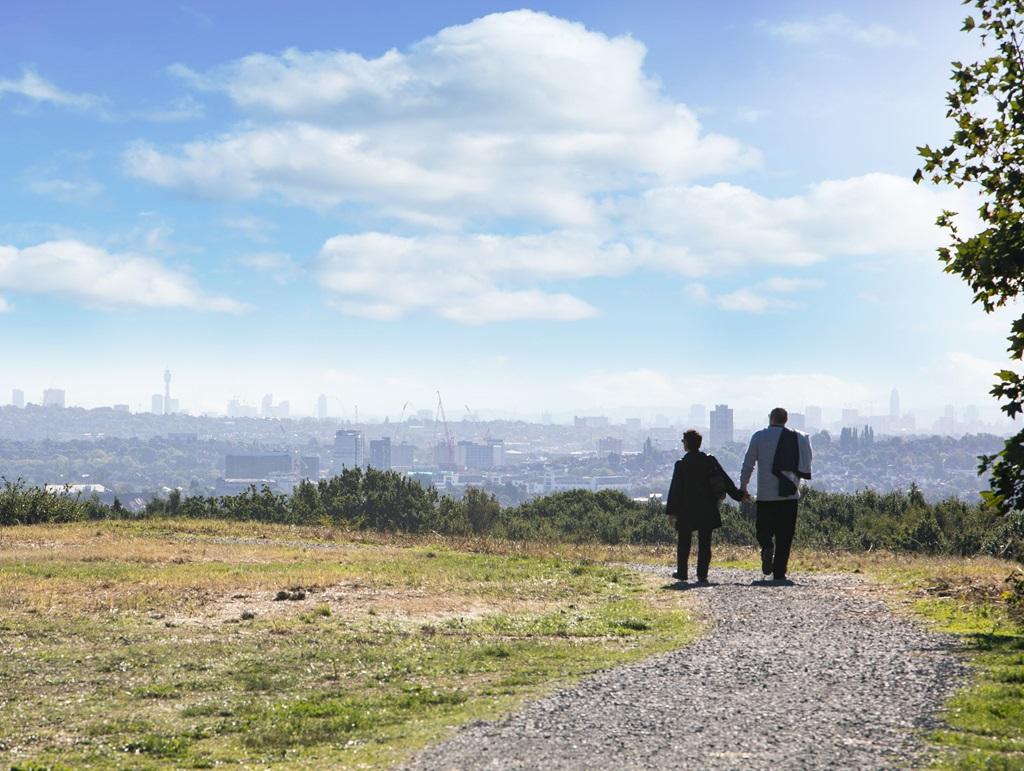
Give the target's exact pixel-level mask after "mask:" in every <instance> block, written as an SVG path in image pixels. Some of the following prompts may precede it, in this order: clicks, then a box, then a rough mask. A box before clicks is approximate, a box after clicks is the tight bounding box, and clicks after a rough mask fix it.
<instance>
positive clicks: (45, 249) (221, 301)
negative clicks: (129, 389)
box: [0, 240, 245, 313]
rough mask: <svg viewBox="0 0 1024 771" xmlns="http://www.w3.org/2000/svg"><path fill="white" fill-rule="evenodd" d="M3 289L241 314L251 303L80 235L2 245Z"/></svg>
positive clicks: (124, 304)
mask: <svg viewBox="0 0 1024 771" xmlns="http://www.w3.org/2000/svg"><path fill="white" fill-rule="evenodd" d="M0 288H2V289H8V290H11V291H15V292H27V293H38V294H59V295H64V296H68V297H71V298H73V299H75V300H78V301H79V302H82V303H84V304H87V305H91V306H100V307H128V306H142V307H154V308H190V309H193V310H204V311H218V312H228V313H237V312H240V311H242V310H244V308H245V306H244V305H242V304H241V303H239V302H237V301H235V300H232V299H230V298H228V297H220V296H210V295H207V294H205V293H203V292H202V291H201V290H200V289H199V288H198V287H197V286H196V285H195V282H194V281H193V280H192V279H191V278H190V277H188V276H187V275H185V274H184V273H181V272H179V271H175V270H172V269H170V268H168V267H166V266H164V265H163V264H162V263H160V262H159V261H157V260H155V259H153V258H152V257H147V256H145V255H140V254H132V253H125V254H111V253H110V252H107V251H106V250H104V249H101V248H99V247H95V246H90V245H88V244H85V243H82V242H81V241H75V240H63V241H48V242H46V243H42V244H38V245H36V246H29V247H26V248H24V249H18V248H17V247H14V246H0Z"/></svg>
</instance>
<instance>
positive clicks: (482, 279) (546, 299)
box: [124, 11, 970, 323]
mask: <svg viewBox="0 0 1024 771" xmlns="http://www.w3.org/2000/svg"><path fill="white" fill-rule="evenodd" d="M807 24H810V23H806V24H805V26H803V27H794V26H792V25H790V26H788V27H785V26H783V27H779V28H778V29H775V30H773V32H774V33H775V34H780V35H783V36H788V37H790V38H799V37H801V36H802V37H803V38H811V37H813V36H814V35H819V36H820V35H845V36H847V37H852V38H854V39H859V40H861V42H865V43H867V42H870V40H875V39H877V40H879V41H881V40H883V39H884V38H885V35H884V34H883V30H879V29H875V28H872V27H860V26H857V25H855V24H853V23H852V22H850V21H849V20H848V19H846V18H845V17H827V18H826V19H825V20H823V21H821V22H820V23H816V24H817V26H813V25H812V26H807ZM645 56H646V50H645V48H644V46H643V45H642V44H641V43H640V42H638V41H637V40H635V39H633V38H631V37H629V36H618V37H609V36H607V35H604V34H601V33H599V32H595V31H593V30H589V29H587V28H586V27H584V26H583V25H582V24H578V23H573V22H570V21H566V20H564V19H559V18H555V17H553V16H550V15H547V14H544V13H537V12H532V11H514V12H510V13H496V14H491V15H489V16H485V17H482V18H479V19H476V20H474V21H471V22H469V23H467V24H462V25H458V26H453V27H448V28H446V29H443V30H441V31H440V32H438V33H437V34H436V35H433V36H431V37H428V38H425V39H423V40H421V41H419V42H417V43H415V44H414V45H412V46H411V47H410V48H409V49H408V50H405V51H398V50H394V49H393V50H389V51H387V52H385V53H384V54H382V55H381V56H378V57H376V58H367V57H364V56H362V55H360V54H357V53H352V52H348V51H309V52H307V51H299V50H295V49H289V50H286V51H284V52H282V53H280V54H265V53H256V54H252V55H249V56H246V57H243V58H241V59H238V60H235V61H231V62H228V63H226V64H224V65H222V66H219V67H215V68H213V69H211V70H208V71H203V72H199V71H196V70H193V69H190V68H188V67H186V66H185V65H176V66H175V67H173V68H172V71H173V72H174V73H175V74H176V75H177V76H179V77H180V78H181V79H183V81H184V82H186V83H187V84H189V85H190V86H191V87H192V88H193V89H195V90H197V91H202V92H207V93H213V94H220V95H223V96H224V97H225V98H227V99H228V100H229V101H230V102H231V103H232V104H233V105H234V106H235V107H236V108H237V109H238V110H239V111H240V113H241V114H242V115H243V116H244V117H245V120H244V121H243V122H242V123H240V124H238V125H237V126H235V127H233V128H231V129H229V130H227V131H224V132H222V133H221V134H219V135H217V136H212V137H210V136H205V137H201V138H197V139H194V140H193V141H190V142H187V143H185V144H183V145H180V146H177V147H157V146H155V145H153V144H151V143H149V142H145V141H139V142H136V143H134V144H132V145H131V146H130V147H129V148H128V149H127V151H126V152H125V154H124V165H125V168H126V170H127V172H128V173H129V174H130V175H132V176H134V177H137V178H139V179H143V180H146V181H148V182H150V183H152V184H154V185H158V186H161V187H165V188H169V189H174V190H179V191H182V192H184V193H187V194H190V195H197V196H204V197H210V198H216V199H235V200H254V199H260V200H270V201H276V202H284V203H286V204H289V205H297V206H304V207H310V208H313V209H315V210H318V211H321V212H323V213H325V214H327V215H329V216H336V217H341V218H344V219H345V220H346V222H345V225H346V226H345V227H341V226H339V228H338V231H337V232H338V233H339V235H337V236H336V237H334V238H330V239H327V240H326V241H325V242H324V244H323V246H322V247H321V249H320V253H319V256H318V257H317V259H315V260H314V261H313V263H314V271H315V275H316V277H317V279H318V280H319V282H320V284H321V286H322V287H324V289H325V290H326V291H327V292H328V295H329V297H330V300H331V302H332V304H333V305H334V306H335V307H337V308H338V309H339V310H341V311H342V312H343V313H348V314H353V315H358V316H365V317H371V318H380V319H393V318H399V317H402V316H404V315H406V314H409V313H427V314H434V315H437V316H441V317H443V318H447V319H450V320H453V321H457V322H460V323H483V322H487V321H498V320H506V319H526V318H535V319H548V320H579V319H586V318H589V317H592V316H594V315H596V314H597V313H598V309H597V308H596V307H595V306H594V305H593V304H592V303H591V302H588V301H587V300H586V299H583V298H582V297H578V296H576V295H575V294H571V293H569V292H568V291H566V288H565V287H564V286H561V287H560V286H558V284H559V282H562V283H563V284H564V282H566V281H568V280H575V279H586V278H591V277H597V276H618V275H625V274H627V273H629V272H632V271H636V270H650V271H659V272H667V273H669V274H671V275H677V276H680V277H684V278H689V279H697V278H701V277H708V276H724V277H729V276H736V275H738V274H743V273H749V272H752V271H755V270H760V269H765V268H768V269H771V268H780V267H781V268H787V269H791V270H799V269H801V268H805V267H807V266H812V265H815V264H817V263H821V262H823V261H825V260H828V259H834V258H842V257H852V258H868V257H872V256H875V255H884V256H904V255H918V254H925V253H927V252H929V251H930V250H931V249H933V248H934V247H935V246H936V245H937V244H938V243H939V242H940V236H939V235H938V232H937V230H936V228H935V226H934V219H935V215H936V213H937V212H938V211H940V210H941V209H942V208H954V209H959V210H962V211H963V210H967V209H969V208H970V205H969V204H968V205H963V202H964V200H965V196H966V194H958V193H949V192H945V191H943V192H940V191H936V190H931V189H926V188H920V187H917V186H915V185H913V184H912V183H911V182H910V181H909V180H905V179H902V178H900V177H896V176H892V175H886V174H867V175H863V176H859V177H854V178H851V179H845V180H833V181H826V182H821V183H819V184H816V185H813V186H811V187H809V188H808V189H806V190H804V191H801V192H799V193H798V194H795V195H790V196H784V197H768V196H764V195H761V194H759V193H757V192H755V191H753V190H751V189H749V188H747V187H743V186H741V185H737V184H734V183H730V182H724V181H717V182H716V181H714V179H711V180H708V178H721V177H722V176H723V175H729V174H732V173H735V172H739V171H744V170H750V169H753V168H756V167H757V166H758V164H759V163H760V157H759V154H758V152H757V150H755V149H754V148H751V147H749V146H747V145H745V144H743V143H742V142H739V141H737V140H735V139H732V138H730V137H726V136H723V135H720V134H715V133H712V132H708V131H706V130H704V129H703V128H702V126H701V125H700V122H699V121H698V119H697V117H696V115H695V114H694V112H693V111H692V110H691V109H690V108H688V107H687V106H686V105H685V104H682V103H681V102H679V101H677V100H675V99H673V98H672V97H671V96H670V95H668V94H667V93H666V92H665V91H664V89H663V88H662V87H661V85H660V83H659V82H658V81H657V79H655V78H654V77H652V76H651V75H649V74H648V73H647V72H646V71H645V69H644V59H645ZM747 281H748V285H747V286H739V287H735V288H734V289H733V290H732V291H730V292H723V293H721V294H719V295H718V296H717V297H716V298H715V303H716V305H717V306H718V307H720V308H723V309H727V310H746V311H753V312H759V311H763V310H767V309H777V310H784V309H786V308H788V307H792V306H793V305H794V303H793V302H792V300H791V299H789V298H788V297H787V296H788V295H791V294H792V290H791V289H786V288H782V287H780V286H773V285H771V284H764V283H763V282H762V283H761V284H759V285H757V286H751V285H749V282H750V281H751V279H747ZM573 291H576V292H578V291H580V290H579V289H574V290H573Z"/></svg>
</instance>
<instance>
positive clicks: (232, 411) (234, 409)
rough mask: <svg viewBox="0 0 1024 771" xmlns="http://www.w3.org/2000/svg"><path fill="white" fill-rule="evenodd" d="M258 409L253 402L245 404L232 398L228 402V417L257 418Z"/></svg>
mask: <svg viewBox="0 0 1024 771" xmlns="http://www.w3.org/2000/svg"><path fill="white" fill-rule="evenodd" d="M256 415H257V410H256V408H255V407H254V406H252V405H251V404H244V403H242V402H240V401H238V399H232V400H231V401H230V402H228V417H229V418H255V417H256Z"/></svg>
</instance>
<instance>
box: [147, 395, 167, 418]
mask: <svg viewBox="0 0 1024 771" xmlns="http://www.w3.org/2000/svg"><path fill="white" fill-rule="evenodd" d="M149 405H150V406H149V411H150V412H152V413H153V414H154V415H163V414H164V397H163V396H161V395H160V394H153V395H152V396H151V397H150V398H149Z"/></svg>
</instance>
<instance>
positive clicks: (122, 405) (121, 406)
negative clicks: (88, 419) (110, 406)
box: [114, 404, 131, 412]
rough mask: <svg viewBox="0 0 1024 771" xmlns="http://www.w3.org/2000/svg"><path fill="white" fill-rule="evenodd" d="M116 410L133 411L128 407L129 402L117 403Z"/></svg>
mask: <svg viewBox="0 0 1024 771" xmlns="http://www.w3.org/2000/svg"><path fill="white" fill-rule="evenodd" d="M114 412H131V410H129V409H128V405H127V404H115V405H114Z"/></svg>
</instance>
